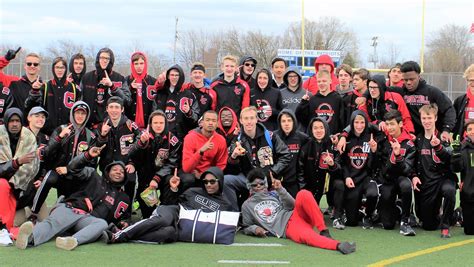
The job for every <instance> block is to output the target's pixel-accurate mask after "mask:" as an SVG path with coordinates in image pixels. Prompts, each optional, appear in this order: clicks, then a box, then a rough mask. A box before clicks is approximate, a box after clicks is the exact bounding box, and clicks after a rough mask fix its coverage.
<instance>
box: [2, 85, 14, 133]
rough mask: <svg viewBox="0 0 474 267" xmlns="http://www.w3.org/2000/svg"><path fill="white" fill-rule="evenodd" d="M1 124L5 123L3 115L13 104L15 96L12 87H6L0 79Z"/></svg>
mask: <svg viewBox="0 0 474 267" xmlns="http://www.w3.org/2000/svg"><path fill="white" fill-rule="evenodd" d="M0 90H2V91H0V125H1V124H3V115H4V114H5V111H7V110H8V109H9V108H11V107H12V105H13V96H12V92H11V90H10V88H8V87H4V85H3V83H2V82H1V81H0Z"/></svg>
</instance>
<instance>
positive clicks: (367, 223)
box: [362, 215, 374, 229]
mask: <svg viewBox="0 0 474 267" xmlns="http://www.w3.org/2000/svg"><path fill="white" fill-rule="evenodd" d="M362 228H363V229H374V223H373V222H372V218H371V217H370V216H367V215H366V216H364V217H363V218H362Z"/></svg>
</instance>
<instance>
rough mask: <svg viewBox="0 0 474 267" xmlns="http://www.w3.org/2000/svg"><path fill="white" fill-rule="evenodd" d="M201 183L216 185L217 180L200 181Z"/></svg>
mask: <svg viewBox="0 0 474 267" xmlns="http://www.w3.org/2000/svg"><path fill="white" fill-rule="evenodd" d="M202 183H203V184H205V185H206V184H215V183H217V180H216V179H212V180H202Z"/></svg>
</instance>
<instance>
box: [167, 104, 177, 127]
mask: <svg viewBox="0 0 474 267" xmlns="http://www.w3.org/2000/svg"><path fill="white" fill-rule="evenodd" d="M165 115H166V119H167V120H168V122H174V121H175V120H176V102H174V100H172V99H169V100H168V102H166V109H165Z"/></svg>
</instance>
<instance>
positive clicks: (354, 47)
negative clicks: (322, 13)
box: [282, 17, 358, 62]
mask: <svg viewBox="0 0 474 267" xmlns="http://www.w3.org/2000/svg"><path fill="white" fill-rule="evenodd" d="M304 34H305V49H308V50H339V51H342V54H343V56H345V55H347V54H348V53H350V54H351V57H352V58H353V60H354V62H357V57H358V40H357V38H356V35H355V33H354V32H353V31H352V30H351V29H349V28H348V27H346V25H345V24H344V23H343V22H342V21H341V20H340V19H338V18H335V17H323V18H321V19H320V20H319V21H311V20H307V19H305V32H304ZM282 46H283V47H284V48H291V49H300V48H301V22H294V23H292V24H290V26H289V27H288V28H287V29H286V31H285V33H284V35H283V41H282Z"/></svg>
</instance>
